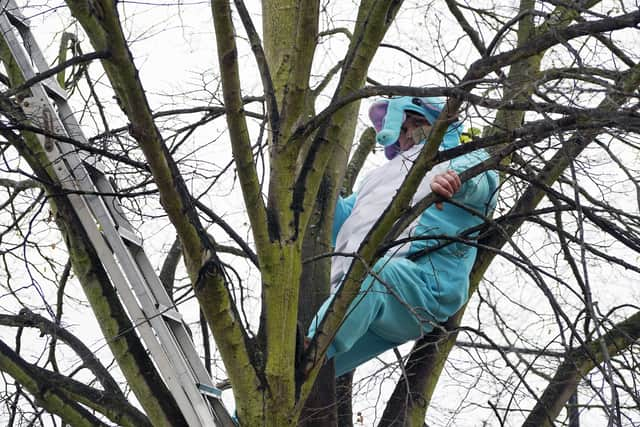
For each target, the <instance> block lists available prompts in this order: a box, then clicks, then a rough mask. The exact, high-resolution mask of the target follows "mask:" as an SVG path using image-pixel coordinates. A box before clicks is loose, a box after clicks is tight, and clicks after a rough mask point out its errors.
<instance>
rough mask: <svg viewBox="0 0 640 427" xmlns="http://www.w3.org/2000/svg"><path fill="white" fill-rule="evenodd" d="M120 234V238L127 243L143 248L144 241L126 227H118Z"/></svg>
mask: <svg viewBox="0 0 640 427" xmlns="http://www.w3.org/2000/svg"><path fill="white" fill-rule="evenodd" d="M118 234H120V237H122V238H123V239H124V240H126V241H127V242H129V243H133V244H134V245H136V246H139V247H142V239H141V238H140V237H139V236H138V235H137V234H135V233H134V232H132V231H131V230H128V229H126V228H125V227H118Z"/></svg>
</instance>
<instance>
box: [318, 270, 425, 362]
mask: <svg viewBox="0 0 640 427" xmlns="http://www.w3.org/2000/svg"><path fill="white" fill-rule="evenodd" d="M373 271H374V272H375V273H374V275H369V276H368V277H367V278H366V279H365V281H364V282H363V283H362V286H361V289H360V296H358V297H357V298H356V299H355V300H354V301H353V302H352V304H351V306H350V307H349V311H348V313H347V316H346V317H345V319H344V322H343V324H342V326H341V327H340V329H339V330H338V332H337V334H336V336H335V338H334V340H333V342H332V344H331V346H330V347H329V350H328V353H327V357H328V358H331V357H336V362H338V359H337V358H338V357H339V356H340V355H341V354H345V353H347V352H349V355H348V356H345V359H343V360H344V366H345V368H340V369H342V370H344V369H347V368H348V367H350V366H351V365H353V364H354V363H355V361H358V363H362V362H364V361H366V360H369V359H371V358H373V357H375V356H376V355H378V354H380V353H381V352H382V351H384V350H386V349H389V348H392V347H394V346H396V345H399V344H402V343H404V342H407V341H409V340H412V339H416V338H418V337H419V336H421V335H422V333H423V332H428V331H430V330H431V329H432V327H431V324H430V322H431V321H433V320H434V317H433V316H432V315H431V314H430V311H429V307H433V306H434V304H437V301H435V299H434V297H433V295H432V294H431V293H430V292H429V289H430V287H429V286H428V283H427V282H428V281H429V280H430V278H431V277H432V276H430V275H428V274H426V273H425V267H424V265H420V264H416V263H414V262H413V261H410V260H407V259H405V258H390V259H389V258H383V259H381V260H379V261H378V262H377V263H376V265H375V267H374V269H373ZM332 298H333V297H331V298H329V299H328V300H327V301H325V303H324V304H323V305H322V307H321V308H320V310H319V311H318V314H317V315H316V317H315V319H314V320H313V322H312V324H311V327H310V329H309V334H308V335H309V337H313V336H314V335H315V333H316V328H317V326H318V325H319V323H320V321H321V320H322V318H323V317H324V316H325V315H326V311H327V309H328V307H329V304H330V302H331V300H332ZM369 333H371V334H369ZM363 337H364V340H363V341H362V342H361V343H360V340H361V339H362V338H363ZM378 338H379V339H380V340H381V341H379V340H378ZM383 347H384V348H383ZM350 350H352V351H350ZM345 372H348V371H345Z"/></svg>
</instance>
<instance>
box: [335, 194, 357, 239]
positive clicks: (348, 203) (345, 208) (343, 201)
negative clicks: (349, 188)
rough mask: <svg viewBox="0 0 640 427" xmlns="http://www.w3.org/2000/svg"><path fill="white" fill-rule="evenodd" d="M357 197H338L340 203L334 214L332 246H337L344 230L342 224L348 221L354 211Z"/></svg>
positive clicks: (337, 204)
mask: <svg viewBox="0 0 640 427" xmlns="http://www.w3.org/2000/svg"><path fill="white" fill-rule="evenodd" d="M356 198H357V195H356V193H353V194H352V195H350V196H349V197H344V198H342V197H340V196H338V202H337V203H336V210H335V212H334V214H333V232H332V234H331V244H332V245H333V246H335V244H336V238H337V237H338V233H339V232H340V228H342V224H344V222H345V221H346V220H347V218H348V217H349V215H350V214H351V210H353V205H355V203H356Z"/></svg>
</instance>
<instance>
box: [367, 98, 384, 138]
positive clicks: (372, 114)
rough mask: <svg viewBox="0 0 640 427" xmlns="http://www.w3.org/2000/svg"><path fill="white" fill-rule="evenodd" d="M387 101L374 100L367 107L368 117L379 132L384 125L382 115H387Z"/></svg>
mask: <svg viewBox="0 0 640 427" xmlns="http://www.w3.org/2000/svg"><path fill="white" fill-rule="evenodd" d="M388 103H389V101H387V100H381V101H376V102H375V103H374V104H373V105H372V106H371V107H369V119H370V120H371V123H373V128H374V129H375V130H376V132H380V131H381V130H382V126H383V125H384V116H386V115H387V104H388Z"/></svg>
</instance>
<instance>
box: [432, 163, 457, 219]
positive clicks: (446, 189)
mask: <svg viewBox="0 0 640 427" xmlns="http://www.w3.org/2000/svg"><path fill="white" fill-rule="evenodd" d="M461 186H462V182H461V181H460V177H459V176H458V174H457V173H455V171H452V170H448V171H446V172H445V173H443V174H440V175H436V176H435V177H434V178H433V182H432V183H431V190H432V191H433V192H434V193H436V194H437V195H438V196H442V197H444V198H447V199H448V198H449V197H453V195H454V194H455V193H456V192H457V191H458V190H460V187H461ZM436 208H437V209H439V210H442V209H443V206H442V202H437V203H436Z"/></svg>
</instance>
